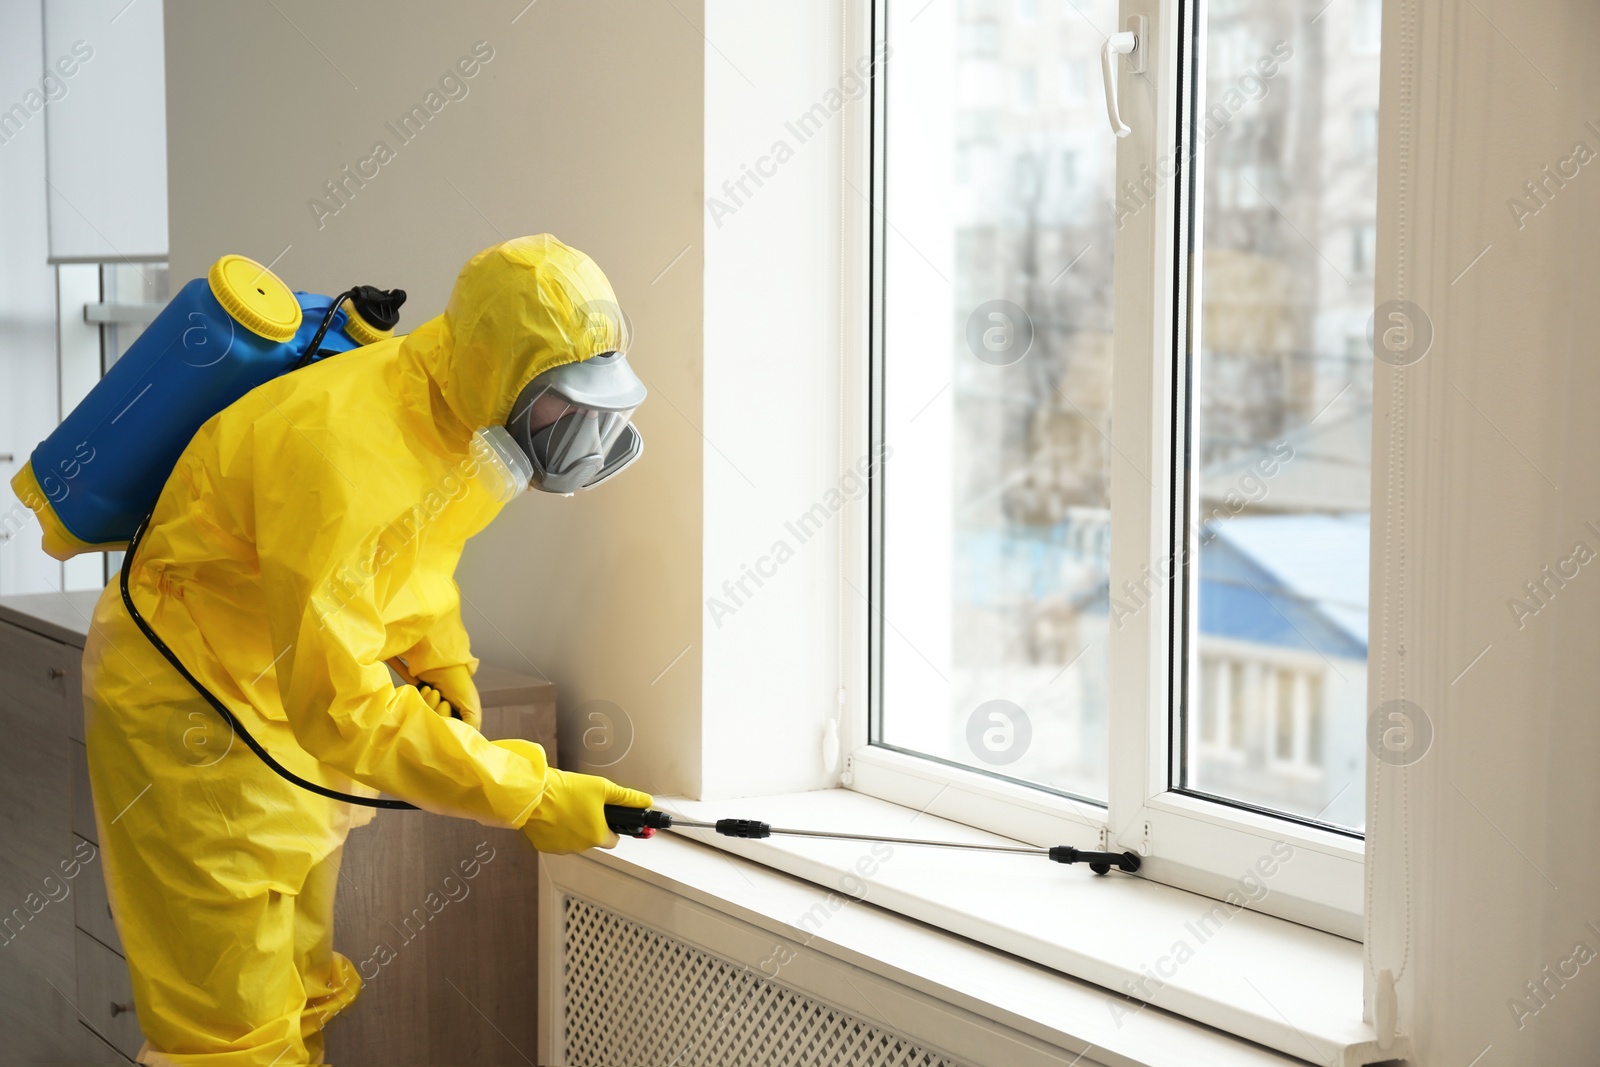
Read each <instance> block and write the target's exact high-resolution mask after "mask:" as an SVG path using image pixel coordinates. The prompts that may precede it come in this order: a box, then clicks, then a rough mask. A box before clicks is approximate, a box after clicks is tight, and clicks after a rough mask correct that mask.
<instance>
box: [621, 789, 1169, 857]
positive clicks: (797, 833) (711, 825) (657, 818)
mask: <svg viewBox="0 0 1600 1067" xmlns="http://www.w3.org/2000/svg"><path fill="white" fill-rule="evenodd" d="M606 825H607V826H609V827H611V829H612V830H613V831H614V832H615V833H619V834H625V835H627V836H628V837H654V836H655V833H656V831H657V830H711V831H713V832H715V833H718V834H721V835H722V836H723V837H742V838H748V839H759V838H763V837H771V836H772V835H773V834H780V835H782V836H785V837H817V838H824V839H826V840H829V841H869V842H874V843H876V842H880V841H881V842H887V843H889V844H893V845H921V846H924V847H927V848H959V849H968V850H972V851H976V852H1009V853H1013V854H1016V855H1022V856H1046V857H1048V858H1049V859H1050V860H1052V861H1053V862H1055V863H1087V864H1088V865H1089V869H1090V870H1091V871H1093V872H1094V873H1095V874H1105V873H1107V872H1108V871H1110V870H1111V868H1112V867H1115V868H1117V870H1119V871H1126V872H1127V873H1128V874H1133V873H1134V872H1135V871H1137V870H1138V869H1139V856H1138V854H1137V853H1135V852H1092V851H1089V850H1086V849H1081V848H1073V847H1072V846H1071V845H1056V846H1055V847H1053V848H1045V847H1043V846H1040V845H974V844H967V843H965V842H961V841H929V840H926V839H924V838H919V837H883V836H880V835H875V834H847V833H841V832H839V831H835V830H787V829H783V828H781V827H776V826H772V825H770V824H768V823H764V822H758V821H756V820H755V819H718V820H717V821H716V822H698V821H695V820H693V819H684V818H681V817H679V816H677V815H673V814H671V813H669V812H665V811H656V810H654V809H652V808H625V807H622V806H620V805H617V804H607V805H606Z"/></svg>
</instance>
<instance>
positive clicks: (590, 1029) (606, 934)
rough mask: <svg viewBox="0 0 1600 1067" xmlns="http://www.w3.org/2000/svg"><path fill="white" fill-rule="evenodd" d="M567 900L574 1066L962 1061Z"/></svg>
mask: <svg viewBox="0 0 1600 1067" xmlns="http://www.w3.org/2000/svg"><path fill="white" fill-rule="evenodd" d="M562 912H563V915H562V920H563V953H562V956H563V960H562V968H563V971H564V973H565V985H566V990H565V992H566V1003H565V1006H564V1007H565V1015H566V1033H565V1046H566V1058H565V1060H564V1062H565V1063H568V1064H571V1065H572V1067H595V1065H601V1064H605V1065H613V1064H649V1065H652V1067H668V1065H671V1067H746V1065H759V1067H769V1065H771V1067H791V1065H792V1067H802V1065H804V1067H958V1065H957V1064H956V1063H954V1062H953V1061H951V1060H948V1059H945V1058H944V1057H942V1056H939V1055H935V1054H934V1053H931V1052H928V1051H926V1050H924V1049H921V1048H919V1047H917V1046H916V1045H915V1044H913V1043H912V1042H911V1041H909V1040H907V1039H906V1038H904V1037H901V1036H900V1035H898V1034H894V1033H891V1032H889V1031H887V1030H883V1029H880V1028H878V1027H876V1026H874V1025H872V1024H870V1023H865V1022H862V1021H861V1020H860V1019H857V1018H855V1017H854V1016H851V1015H848V1014H846V1013H844V1012H842V1011H838V1010H837V1009H834V1008H831V1007H829V1006H828V1005H826V1004H822V1003H819V1002H818V1001H815V1000H811V999H809V998H807V997H805V996H803V995H802V994H800V993H797V992H795V991H794V990H791V989H788V988H785V987H784V986H782V985H779V984H778V983H776V982H773V981H771V980H769V979H767V978H766V977H765V976H763V975H762V974H761V973H760V972H759V971H757V970H756V969H754V968H749V967H744V966H741V965H739V964H736V963H730V962H728V961H727V960H724V959H720V958H718V957H716V956H713V955H710V954H709V953H706V952H702V951H700V950H699V949H698V948H693V947H691V946H689V945H685V944H682V943H681V942H676V941H673V940H672V939H671V938H668V937H665V936H663V935H661V934H658V933H656V932H655V931H653V930H648V929H646V928H645V927H642V926H640V925H638V924H637V923H633V922H630V921H628V920H627V919H624V918H623V917H621V916H620V915H617V914H615V913H614V912H610V911H607V910H606V909H604V908H599V907H596V906H595V905H593V904H590V903H588V902H587V901H584V900H579V899H577V898H576V897H567V898H566V900H565V901H564V904H563V909H562Z"/></svg>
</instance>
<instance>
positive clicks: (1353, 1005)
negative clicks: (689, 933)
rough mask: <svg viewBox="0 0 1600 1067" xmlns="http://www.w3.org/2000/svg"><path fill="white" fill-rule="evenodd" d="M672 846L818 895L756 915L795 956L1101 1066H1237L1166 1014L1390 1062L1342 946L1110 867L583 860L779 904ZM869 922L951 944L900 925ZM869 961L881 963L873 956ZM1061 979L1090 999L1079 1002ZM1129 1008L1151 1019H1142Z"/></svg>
mask: <svg viewBox="0 0 1600 1067" xmlns="http://www.w3.org/2000/svg"><path fill="white" fill-rule="evenodd" d="M657 806H658V807H661V808H662V809H663V810H667V811H672V812H674V813H678V814H681V815H683V816H685V817H687V818H694V819H703V820H713V819H716V818H727V817H736V818H760V819H761V820H763V821H765V822H768V823H771V824H772V825H774V826H788V827H794V828H811V829H829V828H832V829H841V830H847V831H849V832H852V833H867V834H873V833H879V834H889V835H897V836H913V837H927V838H932V839H944V840H962V841H972V842H1002V841H1004V840H1005V839H1003V838H999V837H996V836H995V835H992V834H987V833H984V832H982V831H978V830H974V829H972V828H970V827H966V826H962V825H959V824H956V823H951V822H947V821H945V820H943V819H938V818H935V817H933V816H929V815H921V814H919V813H918V812H916V811H914V810H912V809H908V808H903V807H900V806H898V805H894V804H890V803H887V802H884V801H881V800H877V799H875V798H872V797H868V796H864V795H862V794H860V793H855V792H852V791H850V790H843V789H837V790H825V791H820V792H812V793H798V794H788V795H783V796H770V797H760V798H754V799H744V800H739V801H727V802H718V803H697V802H693V801H687V800H681V799H673V798H658V801H657ZM678 836H681V837H682V838H685V839H694V840H697V841H700V842H703V843H704V844H707V845H710V846H712V847H713V848H714V849H716V850H718V851H720V852H725V853H732V854H734V855H736V856H741V857H744V858H746V859H748V860H751V861H754V863H755V864H759V865H761V866H764V867H770V868H774V869H776V870H778V871H782V872H785V873H787V874H790V875H794V876H796V877H798V878H801V879H804V880H806V881H808V882H812V883H815V884H817V885H819V886H823V887H825V888H826V889H828V890H830V892H828V893H825V894H818V893H816V891H815V890H809V889H807V890H803V891H802V892H803V893H804V897H803V899H804V900H805V904H804V905H803V906H802V907H800V908H799V909H797V910H795V911H794V913H793V914H789V913H786V912H783V911H781V910H778V911H775V912H773V918H775V919H777V920H779V921H780V922H782V923H783V924H784V925H786V926H788V927H789V928H790V929H792V930H795V931H796V934H795V935H794V936H796V937H797V938H801V939H804V940H807V941H808V942H810V943H812V944H813V945H815V944H817V943H819V942H822V941H827V942H830V943H833V944H836V945H838V946H839V948H840V949H841V950H843V951H845V952H850V953H859V954H860V955H863V956H867V957H872V958H881V959H884V962H886V963H889V964H894V963H896V962H897V959H898V961H899V962H900V963H902V964H903V965H904V969H905V970H906V971H907V972H908V973H911V974H915V975H919V976H921V977H923V978H926V979H928V980H932V981H936V982H938V983H940V984H941V985H946V986H948V987H949V988H951V989H954V990H957V991H961V990H965V991H966V992H967V993H968V994H970V996H972V997H973V998H974V999H975V1001H976V1002H982V1003H987V1004H990V1005H992V1007H993V1008H994V1009H996V1010H997V1011H998V1012H1000V1013H1001V1014H1003V1015H1005V1016H1013V1015H1020V1016H1022V1017H1024V1018H1025V1019H1027V1020H1029V1021H1030V1023H1031V1024H1032V1025H1038V1026H1045V1027H1048V1028H1050V1029H1052V1030H1055V1031H1057V1032H1058V1033H1060V1034H1061V1035H1063V1036H1067V1037H1070V1039H1071V1041H1072V1042H1087V1043H1091V1044H1093V1045H1095V1046H1096V1047H1098V1048H1100V1049H1102V1050H1105V1051H1107V1052H1109V1053H1111V1054H1113V1057H1114V1058H1113V1060H1112V1061H1109V1062H1126V1063H1129V1064H1145V1063H1148V1064H1152V1065H1157V1064H1159V1065H1163V1067H1164V1065H1165V1064H1168V1063H1174V1064H1176V1063H1183V1064H1198V1063H1202V1062H1217V1063H1228V1064H1235V1063H1239V1064H1242V1063H1247V1062H1252V1061H1249V1060H1245V1059H1239V1058H1238V1056H1239V1055H1240V1053H1239V1052H1238V1049H1240V1048H1241V1047H1242V1046H1239V1045H1238V1044H1237V1043H1236V1042H1232V1041H1227V1039H1225V1038H1221V1037H1220V1036H1219V1037H1218V1038H1217V1039H1218V1040H1221V1041H1224V1042H1226V1046H1227V1049H1232V1050H1234V1051H1232V1052H1228V1051H1226V1050H1224V1051H1223V1052H1222V1058H1220V1059H1217V1060H1215V1061H1212V1060H1208V1059H1202V1058H1199V1057H1196V1056H1195V1055H1193V1052H1194V1050H1195V1049H1197V1048H1199V1047H1201V1045H1204V1042H1203V1041H1202V1042H1200V1045H1193V1044H1192V1043H1193V1042H1195V1041H1198V1040H1199V1039H1198V1038H1197V1037H1195V1036H1194V1035H1196V1034H1203V1033H1204V1032H1205V1031H1202V1030H1199V1029H1197V1028H1195V1027H1193V1026H1190V1025H1189V1024H1187V1023H1183V1022H1182V1021H1181V1020H1182V1019H1188V1020H1194V1021H1195V1022H1199V1023H1203V1024H1205V1025H1206V1026H1209V1027H1214V1028H1216V1029H1217V1030H1220V1031H1223V1032H1224V1033H1225V1034H1232V1035H1236V1036H1238V1037H1241V1038H1244V1039H1246V1040H1248V1041H1252V1042H1255V1043H1257V1044H1259V1045H1264V1046H1266V1047H1267V1048H1270V1049H1275V1050H1278V1051H1279V1052H1282V1053H1286V1054H1288V1055H1289V1056H1293V1057H1295V1058H1296V1059H1298V1060H1305V1061H1310V1062H1313V1063H1323V1064H1328V1065H1330V1067H1359V1065H1365V1064H1370V1063H1378V1062H1383V1061H1386V1060H1390V1059H1397V1058H1400V1057H1402V1056H1403V1055H1405V1051H1406V1050H1405V1049H1404V1048H1403V1047H1398V1046H1397V1047H1395V1048H1391V1049H1389V1050H1387V1051H1383V1052H1380V1051H1379V1050H1378V1048H1377V1045H1376V1041H1375V1040H1374V1036H1373V1032H1372V1029H1371V1027H1369V1026H1368V1025H1367V1024H1365V1023H1363V1022H1362V1020H1361V1004H1362V966H1363V963H1362V952H1361V946H1360V944H1358V943H1356V942H1354V941H1349V940H1346V939H1344V938H1341V937H1337V936H1335V935H1332V934H1327V933H1323V932H1321V931H1318V930H1313V929H1311V928H1309V927H1305V926H1300V925H1298V924H1296V923H1292V922H1288V921H1286V920H1283V919H1278V918H1274V917H1272V916H1268V915H1262V914H1260V913H1257V912H1252V911H1248V910H1244V909H1233V908H1230V907H1228V906H1227V905H1225V904H1222V903H1220V902H1218V901H1215V900H1212V899H1210V898H1207V897H1202V896H1199V895H1196V894H1193V893H1189V892H1186V891H1183V890H1179V889H1173V888H1171V887H1169V886H1164V885H1159V884H1157V883H1154V882H1148V881H1145V880H1143V879H1140V878H1137V877H1129V876H1127V875H1122V874H1119V873H1117V872H1115V871H1113V872H1112V873H1111V874H1110V875H1107V876H1096V875H1094V874H1092V873H1091V872H1090V871H1089V870H1088V869H1087V867H1083V866H1071V867H1068V866H1062V865H1059V864H1054V863H1051V862H1050V861H1049V860H1047V859H1045V858H1043V857H1031V856H1007V855H1003V854H984V853H976V852H960V851H953V850H944V849H930V848H918V847H914V846H907V845H895V846H892V847H890V848H888V849H887V850H886V849H885V846H883V845H878V846H868V845H866V844H865V843H861V842H839V841H822V840H815V839H806V838H776V837H775V838H768V839H766V840H762V841H744V840H737V839H730V838H724V837H720V836H717V835H715V834H712V833H709V832H705V831H687V832H679V831H674V832H673V833H668V834H662V835H659V836H658V837H657V839H655V840H649V841H633V840H627V839H624V841H623V842H622V844H621V845H620V846H619V847H618V848H617V849H616V850H615V851H614V852H612V853H609V854H603V853H599V852H595V853H590V854H589V855H591V856H593V857H595V858H596V859H598V860H599V861H600V862H602V863H605V864H607V865H618V866H621V867H623V868H626V869H630V871H633V872H635V873H637V872H653V873H654V874H656V875H658V876H665V877H667V878H670V879H672V880H673V881H675V882H678V883H680V884H683V885H688V886H691V887H695V888H697V889H699V890H700V891H702V892H703V893H707V894H709V895H710V896H712V897H715V898H717V899H719V900H725V901H728V902H730V903H732V904H735V905H738V906H741V907H743V908H746V909H752V910H754V911H757V912H762V911H763V910H769V911H770V910H771V908H770V904H771V903H772V902H773V901H774V900H779V899H781V900H783V901H785V902H786V903H788V904H789V905H790V906H791V907H792V906H793V892H794V889H793V883H792V882H790V881H789V880H788V879H782V878H776V877H775V876H773V875H772V874H771V873H770V872H767V871H762V870H761V869H760V868H759V867H754V866H750V865H747V864H744V863H739V862H737V861H734V860H729V859H728V858H727V857H726V856H721V855H719V854H718V851H710V850H707V849H703V848H698V847H693V846H686V845H685V843H684V842H683V841H681V840H675V839H674V838H675V837H678ZM874 848H876V849H877V851H876V852H875V851H874ZM783 886H789V887H790V888H789V889H788V890H787V891H786V893H787V895H785V894H783V893H778V889H779V888H781V887H783ZM775 894H776V895H775ZM861 903H866V904H871V905H876V907H862V906H860V904H861ZM879 909H883V910H882V911H880V910H879ZM885 911H887V912H893V913H898V914H899V915H903V916H908V917H910V918H913V919H918V920H921V921H923V922H925V923H928V924H931V925H932V926H934V927H937V928H939V929H940V930H945V931H949V932H950V933H952V934H955V935H958V937H954V938H953V937H949V936H947V935H945V934H942V933H939V932H938V931H935V930H928V929H927V928H926V927H922V926H918V925H916V924H907V923H904V921H903V920H900V919H897V918H895V917H894V916H893V915H887V914H884V912H885ZM1208 915H1209V916H1210V919H1209V921H1207V917H1208ZM1224 915H1226V916H1227V917H1226V918H1222V916H1224ZM808 916H809V917H810V918H809V919H808ZM963 938H964V939H969V940H966V941H964V940H961V939H963ZM971 942H977V943H978V944H977V945H974V944H972V943H971ZM980 946H990V948H991V949H1000V950H1002V952H1003V953H1006V954H1009V955H1002V954H1001V953H997V952H993V951H989V950H986V949H984V948H982V947H980ZM891 949H892V950H893V951H892V952H891V951H890V950H891ZM886 952H887V953H889V954H890V956H894V957H896V958H886V957H884V956H882V955H881V954H882V953H886ZM1012 957H1019V958H1020V959H1017V958H1012ZM1180 957H1181V958H1182V959H1181V962H1180V961H1179V960H1180ZM1024 960H1026V961H1031V962H1032V963H1034V964H1039V965H1042V967H1032V966H1029V965H1028V964H1026V963H1023V962H1022V961H1024ZM1052 972H1055V973H1052ZM984 975H988V976H989V977H988V978H983V977H982V976H984ZM1063 975H1065V976H1070V977H1071V978H1076V979H1082V980H1083V981H1084V982H1087V983H1092V984H1093V986H1098V987H1102V988H1101V989H1099V990H1092V989H1090V988H1089V987H1087V986H1084V985H1083V984H1082V983H1078V982H1072V981H1070V980H1069V979H1066V978H1063V977H1062V976H1063ZM1104 990H1113V991H1115V992H1116V993H1120V994H1126V996H1116V995H1111V994H1108V993H1106V992H1105V991H1104ZM1141 1002H1143V1003H1148V1004H1149V1005H1151V1006H1153V1007H1155V1008H1159V1009H1164V1011H1149V1010H1145V1009H1142V1008H1141ZM1168 1012H1170V1013H1171V1015H1170V1016H1169V1015H1167V1014H1166V1013H1168ZM1172 1016H1178V1017H1181V1019H1174V1018H1172ZM1173 1026H1177V1027H1181V1028H1182V1029H1183V1030H1184V1031H1185V1032H1186V1033H1188V1034H1189V1035H1190V1036H1189V1037H1187V1038H1186V1039H1185V1040H1186V1041H1188V1042H1190V1043H1191V1044H1190V1045H1187V1046H1185V1047H1186V1048H1188V1049H1189V1051H1188V1052H1186V1053H1184V1054H1183V1055H1181V1056H1179V1058H1175V1059H1173V1058H1165V1057H1164V1056H1163V1055H1161V1054H1159V1050H1160V1049H1163V1048H1170V1047H1173V1046H1171V1045H1170V1041H1171V1037H1172V1035H1171V1034H1170V1033H1168V1032H1167V1031H1165V1030H1163V1029H1162V1028H1163V1027H1166V1028H1170V1027H1173ZM1141 1035H1142V1036H1141ZM1152 1042H1153V1044H1152ZM1070 1044H1071V1042H1068V1045H1069V1046H1070ZM1263 1055H1265V1054H1263ZM1229 1056H1232V1057H1233V1058H1228V1057H1229ZM1116 1057H1120V1058H1116ZM1259 1062H1261V1063H1278V1062H1282V1061H1281V1060H1280V1059H1279V1058H1277V1057H1268V1058H1263V1059H1261V1060H1260V1061H1259Z"/></svg>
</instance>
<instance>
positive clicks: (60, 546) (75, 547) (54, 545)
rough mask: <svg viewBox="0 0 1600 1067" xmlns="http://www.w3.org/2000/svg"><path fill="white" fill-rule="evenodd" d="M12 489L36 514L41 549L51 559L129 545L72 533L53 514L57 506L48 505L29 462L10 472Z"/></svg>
mask: <svg viewBox="0 0 1600 1067" xmlns="http://www.w3.org/2000/svg"><path fill="white" fill-rule="evenodd" d="M11 491H12V492H14V493H16V494H17V499H18V500H20V501H22V502H23V503H24V504H26V505H28V507H30V508H32V509H33V511H34V514H35V515H37V516H38V519H39V528H40V534H41V540H42V542H43V545H44V550H45V551H46V552H47V553H49V554H50V556H51V558H52V559H59V560H69V559H71V558H72V557H73V556H81V555H83V554H84V553H85V552H118V551H121V550H122V549H124V548H127V547H128V543H127V542H126V541H119V542H117V543H115V544H104V545H91V544H89V542H87V541H84V540H81V539H80V538H77V537H74V536H73V534H72V531H71V530H69V529H67V527H66V524H65V523H63V522H62V521H61V516H59V515H57V514H56V509H55V508H54V507H52V506H51V504H50V501H49V499H48V498H46V497H45V495H44V490H42V489H40V488H39V479H38V478H37V477H35V476H34V473H33V464H32V463H31V462H29V463H24V464H23V465H22V469H21V470H19V471H18V472H17V473H16V474H14V475H12V476H11Z"/></svg>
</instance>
